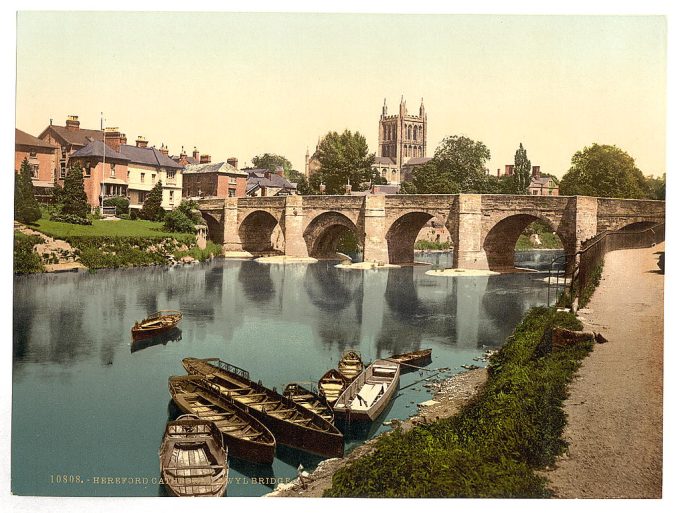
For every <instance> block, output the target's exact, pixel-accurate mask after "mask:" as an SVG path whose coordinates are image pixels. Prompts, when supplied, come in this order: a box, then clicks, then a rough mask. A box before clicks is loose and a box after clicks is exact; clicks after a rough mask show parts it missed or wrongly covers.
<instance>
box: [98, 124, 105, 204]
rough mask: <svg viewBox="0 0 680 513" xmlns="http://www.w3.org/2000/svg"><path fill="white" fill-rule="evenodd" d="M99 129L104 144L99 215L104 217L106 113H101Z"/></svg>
mask: <svg viewBox="0 0 680 513" xmlns="http://www.w3.org/2000/svg"><path fill="white" fill-rule="evenodd" d="M100 114H101V118H100V120H99V128H100V129H101V131H102V141H103V142H104V158H103V159H102V181H101V183H100V184H99V215H101V216H103V215H104V167H105V166H106V132H105V131H104V113H103V112H101V113H100Z"/></svg>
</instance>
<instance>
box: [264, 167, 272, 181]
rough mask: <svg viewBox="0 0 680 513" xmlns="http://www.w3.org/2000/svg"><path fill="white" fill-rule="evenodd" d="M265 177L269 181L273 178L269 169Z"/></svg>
mask: <svg viewBox="0 0 680 513" xmlns="http://www.w3.org/2000/svg"><path fill="white" fill-rule="evenodd" d="M264 177H265V178H266V179H267V180H269V179H270V178H271V177H272V172H271V171H269V169H267V170H266V171H265V172H264Z"/></svg>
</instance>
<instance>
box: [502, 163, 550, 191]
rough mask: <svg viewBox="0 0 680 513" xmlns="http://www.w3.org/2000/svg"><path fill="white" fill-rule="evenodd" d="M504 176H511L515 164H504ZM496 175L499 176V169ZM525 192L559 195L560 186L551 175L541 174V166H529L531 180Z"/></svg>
mask: <svg viewBox="0 0 680 513" xmlns="http://www.w3.org/2000/svg"><path fill="white" fill-rule="evenodd" d="M503 174H504V176H512V175H514V174H515V166H514V165H513V164H506V165H505V173H503ZM498 176H499V177H500V176H501V171H500V169H499V170H498ZM527 194H531V195H532V196H559V195H560V186H559V184H558V183H557V182H556V181H555V179H554V178H552V177H551V176H543V175H542V174H541V166H531V181H530V182H529V187H528V188H527Z"/></svg>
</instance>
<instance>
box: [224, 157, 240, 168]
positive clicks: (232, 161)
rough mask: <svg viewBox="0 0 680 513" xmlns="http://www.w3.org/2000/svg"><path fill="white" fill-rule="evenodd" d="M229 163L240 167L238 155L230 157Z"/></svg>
mask: <svg viewBox="0 0 680 513" xmlns="http://www.w3.org/2000/svg"><path fill="white" fill-rule="evenodd" d="M227 164H229V165H230V166H234V167H235V168H236V169H238V159H237V158H236V157H230V158H228V159H227Z"/></svg>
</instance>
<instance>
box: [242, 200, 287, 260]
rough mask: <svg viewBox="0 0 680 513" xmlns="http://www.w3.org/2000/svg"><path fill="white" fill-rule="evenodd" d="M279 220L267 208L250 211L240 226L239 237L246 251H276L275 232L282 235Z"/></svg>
mask: <svg viewBox="0 0 680 513" xmlns="http://www.w3.org/2000/svg"><path fill="white" fill-rule="evenodd" d="M277 227H279V222H278V220H277V219H276V218H275V217H274V216H273V215H272V214H271V213H269V212H267V211H265V210H255V211H253V212H251V213H249V214H248V215H247V216H246V217H245V218H244V219H243V221H241V224H240V225H239V228H238V234H239V238H240V239H241V244H242V247H243V250H244V251H249V252H251V253H266V252H272V251H274V249H275V248H274V242H273V240H274V233H275V231H276V232H277V236H278V235H282V232H281V229H280V227H279V229H278V230H277Z"/></svg>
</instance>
